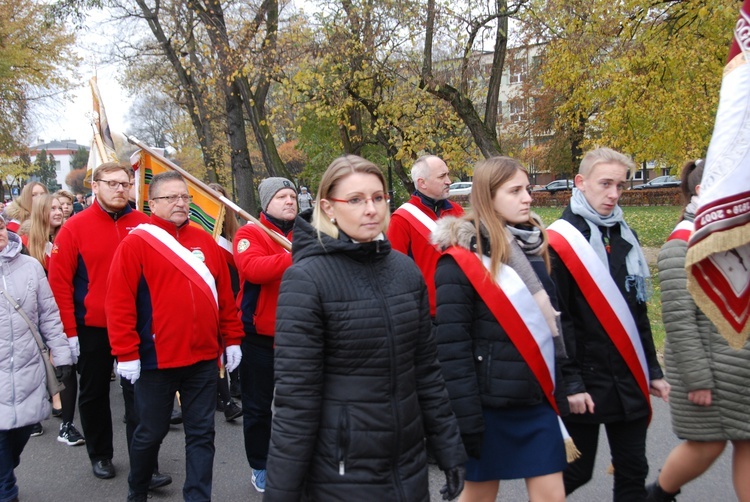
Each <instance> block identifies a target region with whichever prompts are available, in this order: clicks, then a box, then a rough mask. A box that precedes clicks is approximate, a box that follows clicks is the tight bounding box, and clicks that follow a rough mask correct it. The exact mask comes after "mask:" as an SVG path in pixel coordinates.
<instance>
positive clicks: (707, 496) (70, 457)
mask: <svg viewBox="0 0 750 502" xmlns="http://www.w3.org/2000/svg"><path fill="white" fill-rule="evenodd" d="M112 402H113V415H114V417H115V423H114V426H115V458H114V464H115V467H116V469H117V476H116V477H115V478H114V479H111V480H99V479H97V478H95V477H94V476H93V474H92V473H91V466H90V464H89V461H88V457H87V455H86V449H85V447H83V446H78V447H69V446H66V445H64V444H62V443H58V442H57V441H56V437H57V429H58V428H59V424H60V421H59V419H56V418H50V419H48V420H46V421H45V422H44V423H43V425H44V428H45V433H44V435H42V436H40V437H36V438H31V439H30V441H29V444H28V445H27V447H26V450H25V451H24V453H23V456H22V457H21V465H20V466H19V468H18V469H16V475H17V477H18V484H19V487H20V490H21V494H20V500H21V501H22V502H60V501H63V502H64V501H76V502H77V501H101V502H110V501H117V502H121V501H124V500H125V498H126V495H127V471H128V459H127V455H126V454H125V426H124V424H123V423H122V420H121V419H122V416H123V405H122V396H121V392H120V389H119V387H118V386H117V385H115V384H114V383H113V384H112ZM216 429H217V431H216V443H217V444H216V460H215V462H214V484H213V499H214V500H218V501H250V502H256V501H260V500H262V497H261V495H260V494H259V493H257V492H256V491H255V489H254V488H253V487H252V485H251V484H250V476H249V468H248V466H247V461H246V459H245V453H244V448H243V443H242V425H241V422H240V421H237V422H235V423H227V422H225V421H224V415H223V414H221V413H217V414H216ZM677 443H678V441H677V439H676V438H675V437H674V435H673V434H672V431H671V427H670V424H669V410H668V407H667V405H666V404H664V403H662V402H661V401H659V402H656V403H655V405H654V418H653V421H652V424H651V428H650V430H649V439H648V458H649V463H650V465H651V474H650V476H649V480H651V479H653V478H654V477H655V476H656V473H657V472H658V469H659V467H660V466H661V465H662V463H663V462H664V459H665V458H666V456H667V454H668V453H669V451H670V450H671V449H672V448H673V447H674V446H675V445H676V444H677ZM730 450H731V446H730V447H728V449H727V451H725V452H724V454H723V455H722V457H721V458H720V459H719V460H718V461H717V463H716V465H714V467H713V469H712V470H711V471H709V473H708V474H707V475H705V476H704V477H702V478H700V479H699V480H697V481H695V482H693V483H691V484H690V485H688V486H687V487H686V488H685V489H684V490H683V495H681V496H680V499H679V500H680V502H691V501H694V502H698V501H707V500H710V501H713V502H726V501H732V500H736V498H735V496H734V492H733V491H732V487H731V467H730V456H731V452H730ZM608 453H609V452H608V448H607V446H606V441H604V440H602V442H601V444H600V448H599V454H598V460H597V464H596V468H595V474H594V479H593V480H592V481H591V482H590V483H589V484H588V485H586V486H585V487H583V488H581V489H580V490H579V491H578V492H576V493H574V494H573V495H571V496H570V497H569V498H568V500H570V501H573V502H576V501H577V502H598V501H606V500H611V490H612V477H611V476H609V475H608V474H606V469H607V466H608V465H609V460H608V458H607V455H608ZM159 460H160V466H161V470H162V472H167V473H169V474H171V475H172V476H173V477H174V480H175V482H174V483H173V484H172V485H170V486H166V487H164V488H161V489H159V490H157V491H155V492H153V495H152V498H151V500H153V501H154V502H156V501H179V500H182V489H181V487H182V483H183V481H184V478H185V473H184V435H183V433H182V426H172V431H171V432H170V433H169V435H168V436H167V437H166V439H165V440H164V444H163V445H162V450H161V455H160V458H159ZM442 484H443V478H442V473H441V472H440V471H439V470H438V469H437V468H436V467H435V466H431V473H430V490H431V493H432V500H440V495H439V489H440V486H442ZM500 489H501V492H500V496H499V497H498V500H503V501H526V500H528V498H527V497H526V490H525V486H524V484H523V482H522V481H508V482H503V483H502V484H501V488H500ZM352 502H356V501H352ZM384 502H387V501H384Z"/></svg>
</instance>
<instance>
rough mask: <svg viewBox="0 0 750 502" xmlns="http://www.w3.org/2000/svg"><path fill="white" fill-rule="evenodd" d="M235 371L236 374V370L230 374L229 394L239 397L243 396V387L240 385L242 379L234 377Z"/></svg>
mask: <svg viewBox="0 0 750 502" xmlns="http://www.w3.org/2000/svg"><path fill="white" fill-rule="evenodd" d="M233 373H235V374H236V372H232V373H230V374H229V376H230V379H229V395H230V396H232V397H233V398H236V399H239V398H241V397H242V387H240V379H239V378H235V377H233V376H232V374H233ZM238 376H239V375H238Z"/></svg>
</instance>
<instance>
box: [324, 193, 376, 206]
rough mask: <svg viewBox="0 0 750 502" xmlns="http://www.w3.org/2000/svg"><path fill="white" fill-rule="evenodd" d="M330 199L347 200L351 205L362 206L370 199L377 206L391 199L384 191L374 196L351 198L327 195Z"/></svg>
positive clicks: (334, 200)
mask: <svg viewBox="0 0 750 502" xmlns="http://www.w3.org/2000/svg"><path fill="white" fill-rule="evenodd" d="M327 199H328V200H330V201H333V202H346V203H347V204H349V206H351V207H362V206H364V205H365V204H367V201H368V200H371V201H372V203H373V204H374V205H376V206H379V205H381V204H385V203H387V202H388V201H389V200H390V197H388V195H386V194H384V193H376V194H375V195H373V196H372V197H357V196H354V197H352V198H350V199H334V198H333V197H327Z"/></svg>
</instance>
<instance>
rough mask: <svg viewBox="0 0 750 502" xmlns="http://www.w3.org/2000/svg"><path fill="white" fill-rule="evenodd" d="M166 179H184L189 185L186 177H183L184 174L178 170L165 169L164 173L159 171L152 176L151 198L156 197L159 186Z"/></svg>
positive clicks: (149, 192)
mask: <svg viewBox="0 0 750 502" xmlns="http://www.w3.org/2000/svg"><path fill="white" fill-rule="evenodd" d="M165 181H182V182H183V183H185V185H187V182H186V181H185V178H183V177H182V175H181V174H180V173H178V172H177V171H164V172H163V173H159V174H157V175H156V176H154V177H153V178H151V182H150V183H149V184H148V198H149V199H153V198H154V196H155V195H156V193H157V191H158V190H157V188H158V187H159V185H161V184H162V183H164V182H165Z"/></svg>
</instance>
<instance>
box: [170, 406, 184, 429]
mask: <svg viewBox="0 0 750 502" xmlns="http://www.w3.org/2000/svg"><path fill="white" fill-rule="evenodd" d="M169 423H170V424H172V425H177V424H181V423H182V409H180V408H174V409H172V416H171V417H169Z"/></svg>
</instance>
